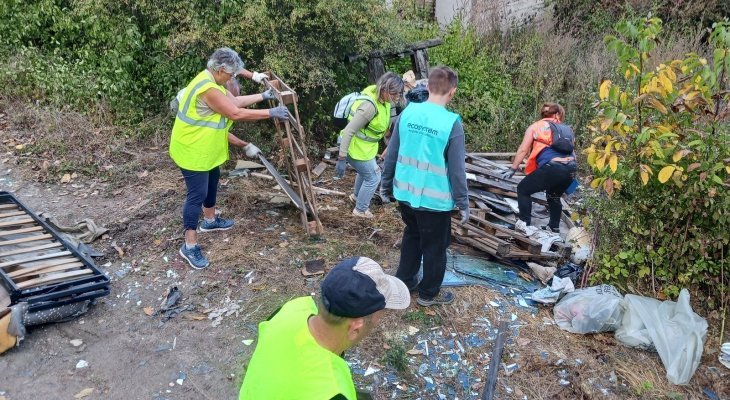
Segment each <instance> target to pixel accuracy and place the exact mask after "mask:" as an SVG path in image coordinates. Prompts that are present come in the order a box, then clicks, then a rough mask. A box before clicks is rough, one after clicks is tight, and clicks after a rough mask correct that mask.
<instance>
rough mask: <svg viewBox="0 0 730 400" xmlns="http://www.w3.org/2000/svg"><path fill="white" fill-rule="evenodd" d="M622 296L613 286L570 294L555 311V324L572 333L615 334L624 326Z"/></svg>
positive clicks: (559, 303)
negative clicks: (622, 321) (622, 323)
mask: <svg viewBox="0 0 730 400" xmlns="http://www.w3.org/2000/svg"><path fill="white" fill-rule="evenodd" d="M621 300H622V296H621V294H620V293H619V292H618V290H616V288H615V287H613V286H610V285H600V286H591V287H588V288H584V289H579V290H576V291H574V292H572V293H568V294H566V295H565V297H563V298H562V299H561V300H560V301H559V302H558V304H556V305H555V307H554V308H553V315H554V317H555V323H556V324H558V326H559V327H560V328H561V329H563V330H566V331H568V332H572V333H582V334H585V333H598V332H613V331H615V330H616V329H618V328H619V326H620V325H621V320H622V318H623V309H622V308H621Z"/></svg>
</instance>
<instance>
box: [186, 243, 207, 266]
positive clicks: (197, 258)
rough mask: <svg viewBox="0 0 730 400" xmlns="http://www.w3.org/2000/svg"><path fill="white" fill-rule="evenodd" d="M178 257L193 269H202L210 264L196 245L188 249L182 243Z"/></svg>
mask: <svg viewBox="0 0 730 400" xmlns="http://www.w3.org/2000/svg"><path fill="white" fill-rule="evenodd" d="M180 256H181V257H182V258H184V259H185V260H186V261H187V262H188V264H190V266H191V267H193V268H194V269H203V268H205V267H207V266H208V264H210V262H208V259H207V258H205V256H204V255H203V250H201V249H200V246H198V245H197V244H196V245H195V247H193V248H192V249H188V248H187V247H186V246H185V243H183V245H182V247H180Z"/></svg>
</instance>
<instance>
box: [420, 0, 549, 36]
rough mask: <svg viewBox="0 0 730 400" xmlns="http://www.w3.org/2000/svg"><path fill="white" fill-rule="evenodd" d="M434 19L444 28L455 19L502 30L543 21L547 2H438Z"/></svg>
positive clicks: (522, 0)
mask: <svg viewBox="0 0 730 400" xmlns="http://www.w3.org/2000/svg"><path fill="white" fill-rule="evenodd" d="M434 9H435V17H436V21H438V23H439V24H441V25H448V24H449V23H450V22H451V21H452V20H453V19H454V18H455V17H457V16H462V17H464V20H465V21H466V22H468V23H471V24H472V25H474V26H476V27H477V28H480V29H484V28H487V27H494V25H498V26H499V28H500V30H506V29H509V28H510V27H512V26H519V25H522V24H525V23H527V22H530V21H534V20H540V19H541V17H542V15H543V13H544V11H545V0H436V4H435V7H434Z"/></svg>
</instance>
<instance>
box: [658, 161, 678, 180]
mask: <svg viewBox="0 0 730 400" xmlns="http://www.w3.org/2000/svg"><path fill="white" fill-rule="evenodd" d="M676 169H677V168H675V166H674V165H667V166H666V167H664V168H662V170H661V171H659V176H658V177H657V178H659V182H661V183H666V182H667V181H668V180H669V178H671V177H672V174H674V171H675V170H676Z"/></svg>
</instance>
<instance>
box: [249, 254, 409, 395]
mask: <svg viewBox="0 0 730 400" xmlns="http://www.w3.org/2000/svg"><path fill="white" fill-rule="evenodd" d="M410 302H411V297H410V293H409V292H408V288H407V287H406V285H405V284H404V283H403V282H402V281H400V280H399V279H398V278H396V277H394V276H390V275H386V274H385V273H384V272H383V269H382V268H381V267H380V265H378V263H376V262H375V261H373V260H371V259H369V258H367V257H351V258H348V259H346V260H343V261H342V262H340V263H339V264H337V265H336V266H335V267H334V268H332V270H331V271H330V272H329V274H327V276H326V277H325V279H324V280H323V281H322V286H321V296H320V298H318V299H316V300H315V298H313V297H311V296H305V297H299V298H296V299H294V300H291V301H289V302H287V303H286V304H284V305H283V306H282V307H281V308H280V309H279V310H277V311H276V312H275V313H274V315H273V316H272V317H270V318H269V319H268V320H266V321H264V322H262V323H261V324H260V325H259V337H258V344H257V345H256V350H255V351H254V353H253V356H252V357H251V361H250V362H249V364H248V368H247V369H246V375H245V376H244V378H243V384H242V385H241V391H240V394H239V400H247V399H270V400H277V399H317V400H320V399H321V400H329V399H337V400H340V399H348V400H355V399H356V394H355V385H354V383H353V381H352V375H351V373H350V368H349V367H348V365H347V363H346V362H345V360H344V359H343V358H342V354H343V353H344V352H345V350H347V349H349V348H351V347H352V346H354V345H356V344H357V343H359V342H360V341H361V340H362V339H363V338H364V337H365V336H367V335H368V334H369V333H370V332H372V330H373V329H374V328H375V327H376V326H377V325H378V323H379V322H380V318H381V317H382V314H383V310H384V309H386V308H389V309H393V310H403V309H406V308H408V305H409V304H410Z"/></svg>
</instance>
